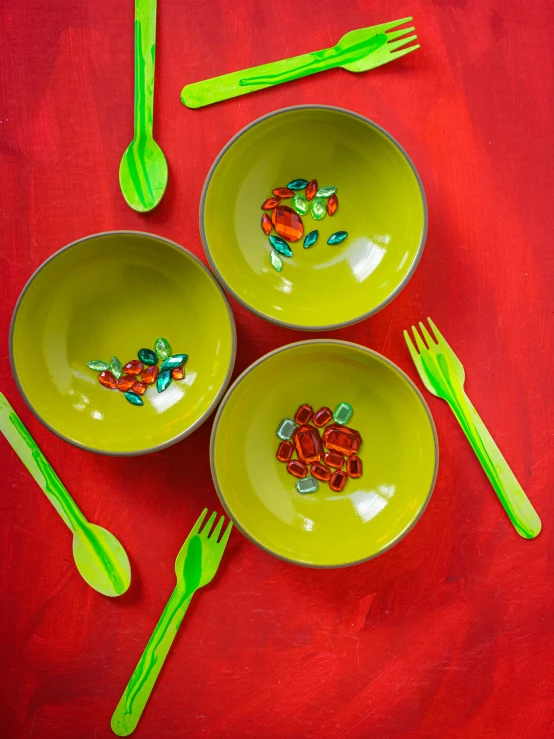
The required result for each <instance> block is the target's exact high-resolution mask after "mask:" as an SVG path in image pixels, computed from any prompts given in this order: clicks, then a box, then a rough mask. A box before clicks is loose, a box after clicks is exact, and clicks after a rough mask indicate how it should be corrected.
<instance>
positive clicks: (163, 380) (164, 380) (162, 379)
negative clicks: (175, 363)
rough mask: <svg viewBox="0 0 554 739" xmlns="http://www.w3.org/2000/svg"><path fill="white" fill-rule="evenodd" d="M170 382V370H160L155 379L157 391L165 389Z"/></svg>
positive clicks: (160, 391) (161, 391)
mask: <svg viewBox="0 0 554 739" xmlns="http://www.w3.org/2000/svg"><path fill="white" fill-rule="evenodd" d="M170 384H171V370H169V369H167V370H164V371H163V372H160V374H159V375H158V379H157V380H156V387H157V388H158V392H159V393H163V391H164V390H167V388H168V387H169V386H170Z"/></svg>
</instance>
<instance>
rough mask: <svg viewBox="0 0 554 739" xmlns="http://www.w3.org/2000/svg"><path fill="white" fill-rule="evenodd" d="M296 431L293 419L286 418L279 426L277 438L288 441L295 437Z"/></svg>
mask: <svg viewBox="0 0 554 739" xmlns="http://www.w3.org/2000/svg"><path fill="white" fill-rule="evenodd" d="M295 429H296V423H295V422H294V421H293V420H292V418H285V419H283V420H282V421H281V423H280V424H279V428H278V429H277V436H278V437H279V438H280V439H282V440H283V441H288V439H290V437H291V436H292V435H293V433H294V431H295Z"/></svg>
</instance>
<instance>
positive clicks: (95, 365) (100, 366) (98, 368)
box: [87, 359, 110, 372]
mask: <svg viewBox="0 0 554 739" xmlns="http://www.w3.org/2000/svg"><path fill="white" fill-rule="evenodd" d="M87 367H90V368H91V370H94V371H95V372H105V371H106V370H109V369H110V365H109V364H106V362H103V361H102V360H101V359H93V360H92V361H90V362H87Z"/></svg>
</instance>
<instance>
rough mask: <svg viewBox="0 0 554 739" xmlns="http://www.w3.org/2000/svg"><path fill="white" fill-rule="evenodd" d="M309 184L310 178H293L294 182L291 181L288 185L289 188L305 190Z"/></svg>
mask: <svg viewBox="0 0 554 739" xmlns="http://www.w3.org/2000/svg"><path fill="white" fill-rule="evenodd" d="M309 184H310V183H309V182H308V180H293V181H292V182H289V184H288V185H287V187H288V188H289V190H303V189H304V188H305V187H308V185H309Z"/></svg>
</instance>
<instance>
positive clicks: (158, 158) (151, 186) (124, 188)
mask: <svg viewBox="0 0 554 739" xmlns="http://www.w3.org/2000/svg"><path fill="white" fill-rule="evenodd" d="M167 176H168V171H167V160H166V158H165V155H164V153H163V151H162V150H161V149H160V147H159V146H158V144H157V143H156V142H155V141H154V139H153V138H151V137H148V136H139V137H138V138H134V139H133V140H132V141H131V143H130V144H129V146H128V147H127V148H126V149H125V152H124V154H123V156H122V158H121V164H120V165H119V184H120V186H121V192H122V193H123V197H124V198H125V200H126V201H127V204H128V205H129V206H130V207H131V208H133V210H136V211H138V212H139V213H145V212H146V211H149V210H152V208H155V207H156V205H158V203H159V202H160V200H161V199H162V197H163V195H164V193H165V189H166V187H167Z"/></svg>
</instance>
